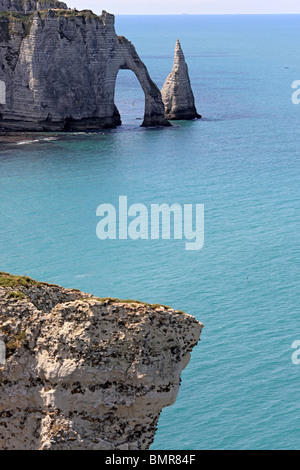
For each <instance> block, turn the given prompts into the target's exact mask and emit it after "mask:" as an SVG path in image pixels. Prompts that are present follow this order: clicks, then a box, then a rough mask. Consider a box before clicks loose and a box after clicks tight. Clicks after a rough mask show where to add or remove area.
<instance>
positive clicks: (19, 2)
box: [0, 0, 68, 13]
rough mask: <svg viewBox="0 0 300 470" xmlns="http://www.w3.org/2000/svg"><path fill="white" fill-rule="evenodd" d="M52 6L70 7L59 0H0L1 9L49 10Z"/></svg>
mask: <svg viewBox="0 0 300 470" xmlns="http://www.w3.org/2000/svg"><path fill="white" fill-rule="evenodd" d="M50 8H57V9H61V10H67V9H68V7H67V5H66V4H65V3H63V2H59V1H57V0H40V1H38V0H0V11H18V12H24V13H31V12H33V11H35V10H47V9H50Z"/></svg>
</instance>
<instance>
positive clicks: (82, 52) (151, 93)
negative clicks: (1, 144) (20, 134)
mask: <svg viewBox="0 0 300 470" xmlns="http://www.w3.org/2000/svg"><path fill="white" fill-rule="evenodd" d="M12 15H13V14H12ZM23 16H24V18H25V19H26V25H25V26H24V24H23V23H24V21H25V20H24V21H23ZM23 16H22V18H21V19H20V18H19V16H18V15H17V14H15V15H13V17H12V19H7V18H6V15H4V16H3V17H1V15H0V26H1V28H0V29H2V30H3V31H6V33H7V34H6V35H4V36H5V37H4V36H3V35H2V36H3V37H1V38H0V46H1V47H0V81H1V80H2V81H4V82H5V83H6V87H7V99H6V105H0V110H1V127H2V128H3V129H6V130H19V131H27V130H28V131H48V130H49V131H62V130H70V131H85V130H97V129H101V128H107V127H116V126H118V125H119V124H121V120H120V115H119V113H118V110H117V109H116V106H115V103H114V95H115V86H116V78H117V74H118V71H119V70H120V69H130V70H132V71H133V72H134V73H135V75H136V77H137V79H138V80H139V82H140V84H141V87H142V89H143V91H144V93H145V115H144V121H143V124H142V125H143V126H168V125H170V123H169V121H168V120H167V119H166V118H165V111H164V104H163V101H162V97H161V93H160V91H159V89H158V88H157V86H156V85H155V84H154V82H153V81H152V80H151V78H150V76H149V73H148V71H147V68H146V66H145V65H144V64H143V62H142V61H141V59H140V58H139V56H138V54H137V52H136V50H135V48H134V46H133V45H132V44H131V42H129V41H128V40H127V39H125V38H124V37H120V36H117V34H116V33H115V26H114V16H113V15H111V14H109V13H107V12H103V13H102V15H101V16H97V15H95V14H93V13H92V12H89V11H83V12H77V11H75V10H71V11H70V10H62V11H61V10H58V11H57V10H48V11H45V12H35V13H33V14H31V15H23ZM24 28H25V29H24ZM11 30H14V31H15V34H14V37H13V42H12V38H11V37H10V36H11V35H10V31H11ZM25 30H26V31H25Z"/></svg>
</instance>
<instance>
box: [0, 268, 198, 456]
mask: <svg viewBox="0 0 300 470" xmlns="http://www.w3.org/2000/svg"><path fill="white" fill-rule="evenodd" d="M1 285H2V286H4V287H1ZM202 328H203V325H202V324H201V323H199V322H198V321H196V320H195V318H194V317H192V316H190V315H186V314H185V313H183V312H180V311H177V310H173V309H171V308H170V307H163V306H157V305H156V306H155V305H152V306H151V305H148V304H143V303H139V302H136V301H119V300H116V299H98V298H95V297H93V296H91V295H88V294H84V293H82V292H80V291H75V290H70V289H63V288H62V287H58V286H52V285H49V284H44V283H37V282H36V281H32V280H31V279H29V278H15V277H12V276H9V275H7V274H3V273H0V341H3V342H4V343H5V346H6V363H5V365H2V366H1V365H0V450H7V449H14V450H20V449H25V450H26V449H29V450H35V449H51V450H52V449H53V450H59V449H62V450H68V449H69V450H76V449H94V450H96V449H98V450H105V449H106V450H115V449H128V450H140V449H148V448H149V446H150V444H151V443H152V441H153V439H154V434H155V432H156V428H157V422H158V418H159V415H160V412H161V410H162V408H164V407H165V406H169V405H172V404H173V403H174V402H175V400H176V397H177V394H178V390H179V386H180V376H181V371H182V369H183V368H184V367H185V366H186V365H187V363H188V362H189V359H190V352H191V350H192V349H193V347H194V346H195V345H196V344H197V342H198V340H199V338H200V333H201V330H202ZM169 432H170V433H172V429H170V430H169Z"/></svg>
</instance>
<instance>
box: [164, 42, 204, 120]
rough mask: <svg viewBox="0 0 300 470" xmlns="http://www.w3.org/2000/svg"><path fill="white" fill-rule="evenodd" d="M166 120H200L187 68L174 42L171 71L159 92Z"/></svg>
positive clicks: (179, 48)
mask: <svg viewBox="0 0 300 470" xmlns="http://www.w3.org/2000/svg"><path fill="white" fill-rule="evenodd" d="M161 94H162V99H163V102H164V106H165V116H166V118H167V119H170V120H172V119H174V120H181V119H182V120H191V119H196V118H197V119H200V118H201V116H200V115H199V114H198V113H197V110H196V106H195V98H194V94H193V91H192V87H191V81H190V77H189V71H188V66H187V64H186V61H185V57H184V54H183V51H182V48H181V45H180V42H179V40H177V42H176V47H175V58H174V65H173V70H172V72H171V73H170V75H169V76H168V77H167V79H166V81H165V83H164V86H163V88H162V90H161Z"/></svg>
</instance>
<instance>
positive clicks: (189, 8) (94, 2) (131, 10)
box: [66, 0, 300, 14]
mask: <svg viewBox="0 0 300 470" xmlns="http://www.w3.org/2000/svg"><path fill="white" fill-rule="evenodd" d="M66 1H67V3H68V5H69V6H70V7H76V8H77V9H78V10H82V9H91V10H93V11H94V12H95V13H101V11H102V10H106V11H109V12H110V13H114V14H180V13H190V14H193V13H198V14H199V13H300V0H128V1H127V0H66Z"/></svg>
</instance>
